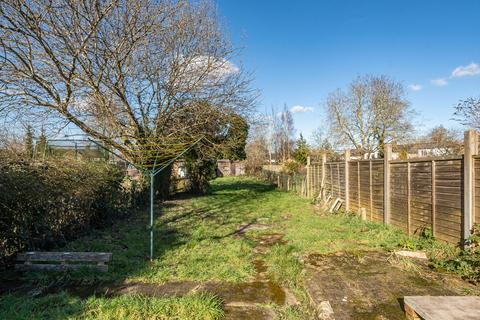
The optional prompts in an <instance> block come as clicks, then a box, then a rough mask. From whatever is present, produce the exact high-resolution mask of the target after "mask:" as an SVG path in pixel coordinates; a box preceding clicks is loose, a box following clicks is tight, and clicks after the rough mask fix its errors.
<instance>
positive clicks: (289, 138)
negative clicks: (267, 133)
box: [274, 105, 295, 161]
mask: <svg viewBox="0 0 480 320" xmlns="http://www.w3.org/2000/svg"><path fill="white" fill-rule="evenodd" d="M277 116H278V117H279V119H278V121H275V122H274V125H275V127H274V135H275V137H276V141H275V142H276V150H277V157H281V159H282V161H286V160H288V159H290V158H291V155H292V152H293V147H294V144H295V140H294V139H295V137H294V135H295V127H294V123H293V116H292V113H291V112H290V110H288V109H287V105H284V106H283V110H282V111H281V112H280V113H278V114H277Z"/></svg>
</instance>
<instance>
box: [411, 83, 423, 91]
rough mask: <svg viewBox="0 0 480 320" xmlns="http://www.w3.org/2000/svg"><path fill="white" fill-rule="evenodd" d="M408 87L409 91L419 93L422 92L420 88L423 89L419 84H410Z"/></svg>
mask: <svg viewBox="0 0 480 320" xmlns="http://www.w3.org/2000/svg"><path fill="white" fill-rule="evenodd" d="M408 87H409V88H410V90H412V91H420V90H422V88H423V87H422V86H421V85H419V84H411V85H409V86H408Z"/></svg>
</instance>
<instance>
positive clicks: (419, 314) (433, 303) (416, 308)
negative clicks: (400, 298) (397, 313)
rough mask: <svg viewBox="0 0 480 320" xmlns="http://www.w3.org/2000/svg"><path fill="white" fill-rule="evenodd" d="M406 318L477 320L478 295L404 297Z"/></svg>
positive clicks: (479, 310) (479, 298)
mask: <svg viewBox="0 0 480 320" xmlns="http://www.w3.org/2000/svg"><path fill="white" fill-rule="evenodd" d="M404 305H405V316H406V318H407V319H410V320H413V319H424V320H447V319H448V320H456V319H458V320H474V319H475V320H479V319H480V297H479V296H464V297H462V296H409V297H405V298H404Z"/></svg>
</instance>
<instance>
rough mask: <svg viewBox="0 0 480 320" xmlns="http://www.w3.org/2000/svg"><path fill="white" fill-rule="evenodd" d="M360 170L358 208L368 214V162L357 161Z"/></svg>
mask: <svg viewBox="0 0 480 320" xmlns="http://www.w3.org/2000/svg"><path fill="white" fill-rule="evenodd" d="M358 168H359V169H360V177H359V178H360V179H359V180H358V182H359V183H360V208H365V209H366V210H367V213H368V212H370V161H359V162H358Z"/></svg>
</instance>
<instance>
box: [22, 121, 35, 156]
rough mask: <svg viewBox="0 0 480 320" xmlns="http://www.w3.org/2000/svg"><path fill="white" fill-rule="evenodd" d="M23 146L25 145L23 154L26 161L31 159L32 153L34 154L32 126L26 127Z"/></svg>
mask: <svg viewBox="0 0 480 320" xmlns="http://www.w3.org/2000/svg"><path fill="white" fill-rule="evenodd" d="M24 144H25V152H26V155H27V157H28V159H32V158H33V152H34V150H33V149H34V147H33V129H32V126H30V125H29V126H27V129H26V132H25V139H24Z"/></svg>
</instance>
